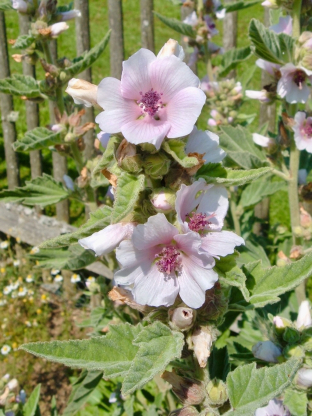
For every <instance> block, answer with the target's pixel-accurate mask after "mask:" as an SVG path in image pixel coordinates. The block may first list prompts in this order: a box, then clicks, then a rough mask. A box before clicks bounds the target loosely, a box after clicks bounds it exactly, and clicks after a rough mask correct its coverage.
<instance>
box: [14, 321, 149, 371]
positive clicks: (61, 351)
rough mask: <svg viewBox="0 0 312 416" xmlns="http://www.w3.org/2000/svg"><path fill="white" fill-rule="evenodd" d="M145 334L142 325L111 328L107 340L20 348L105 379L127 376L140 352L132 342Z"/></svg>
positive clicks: (37, 343) (114, 326)
mask: <svg viewBox="0 0 312 416" xmlns="http://www.w3.org/2000/svg"><path fill="white" fill-rule="evenodd" d="M141 330H142V326H141V324H139V325H137V326H132V325H130V324H128V323H123V324H120V325H110V326H109V332H108V334H107V335H105V336H101V337H94V338H90V339H84V340H71V341H51V342H32V343H29V344H24V345H22V346H21V347H20V348H21V349H23V350H25V351H27V352H29V353H31V354H34V355H36V356H37V357H41V358H45V359H47V360H49V361H54V362H57V363H61V364H64V365H67V366H68V367H74V368H85V369H87V370H88V371H93V370H99V371H103V372H104V374H105V376H106V377H110V378H114V377H118V376H125V374H126V373H127V371H128V370H129V369H130V366H131V364H132V361H133V359H134V357H135V355H136V353H137V352H138V350H139V347H138V346H136V345H134V344H133V340H134V339H135V338H136V337H137V336H138V335H139V333H140V332H141Z"/></svg>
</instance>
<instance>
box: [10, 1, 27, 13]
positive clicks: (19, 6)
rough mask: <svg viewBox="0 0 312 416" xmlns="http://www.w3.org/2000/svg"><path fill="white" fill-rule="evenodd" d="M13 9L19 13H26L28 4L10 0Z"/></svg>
mask: <svg viewBox="0 0 312 416" xmlns="http://www.w3.org/2000/svg"><path fill="white" fill-rule="evenodd" d="M12 7H13V9H15V10H17V11H18V12H21V13H27V9H28V4H27V3H26V1H24V0H12Z"/></svg>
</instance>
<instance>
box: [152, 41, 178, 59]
mask: <svg viewBox="0 0 312 416" xmlns="http://www.w3.org/2000/svg"><path fill="white" fill-rule="evenodd" d="M171 55H175V56H177V57H178V58H179V59H181V61H183V59H184V57H185V54H184V50H183V48H182V46H180V45H179V44H178V42H177V41H176V40H174V39H169V40H168V41H167V42H166V43H165V44H164V46H163V47H162V48H161V49H160V51H159V53H158V55H157V58H164V57H166V56H171Z"/></svg>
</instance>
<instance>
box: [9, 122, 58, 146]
mask: <svg viewBox="0 0 312 416" xmlns="http://www.w3.org/2000/svg"><path fill="white" fill-rule="evenodd" d="M59 143H62V139H61V135H60V133H59V132H54V131H52V130H49V129H46V128H45V127H36V128H35V129H33V130H30V131H28V132H26V134H25V136H24V137H23V138H22V139H21V140H17V141H16V142H14V144H13V148H14V150H15V151H19V152H27V151H28V152H29V151H32V150H40V149H45V148H47V147H48V146H54V145H55V144H59Z"/></svg>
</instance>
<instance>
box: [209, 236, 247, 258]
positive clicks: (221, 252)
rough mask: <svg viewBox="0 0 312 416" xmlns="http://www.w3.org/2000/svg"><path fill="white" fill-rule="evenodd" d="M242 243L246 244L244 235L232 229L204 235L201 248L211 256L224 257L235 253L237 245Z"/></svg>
mask: <svg viewBox="0 0 312 416" xmlns="http://www.w3.org/2000/svg"><path fill="white" fill-rule="evenodd" d="M242 244H245V242H244V240H243V238H242V237H239V236H238V235H236V234H235V233H232V232H231V231H220V232H214V233H208V234H207V235H206V236H205V237H202V244H201V248H202V249H203V250H205V251H206V252H207V253H208V254H210V255H211V256H214V257H219V256H222V257H223V256H227V255H228V254H232V253H234V249H235V247H236V246H240V245H242Z"/></svg>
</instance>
